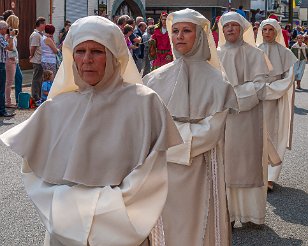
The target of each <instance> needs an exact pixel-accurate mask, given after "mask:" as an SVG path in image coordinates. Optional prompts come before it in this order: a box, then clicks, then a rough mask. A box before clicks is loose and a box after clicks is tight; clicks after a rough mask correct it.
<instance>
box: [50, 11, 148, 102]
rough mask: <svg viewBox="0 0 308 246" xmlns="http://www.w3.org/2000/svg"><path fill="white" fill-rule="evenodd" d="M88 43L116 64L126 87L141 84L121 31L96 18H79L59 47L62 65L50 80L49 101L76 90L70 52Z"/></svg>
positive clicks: (109, 22)
mask: <svg viewBox="0 0 308 246" xmlns="http://www.w3.org/2000/svg"><path fill="white" fill-rule="evenodd" d="M88 40H92V41H95V42H98V43H100V44H102V45H104V46H105V47H106V48H107V50H109V51H110V52H111V54H112V55H113V57H114V58H115V59H116V60H117V61H118V63H119V64H120V71H121V77H122V78H123V80H124V81H125V82H128V83H142V81H141V77H140V75H139V73H138V70H137V68H136V66H135V64H134V61H133V59H132V57H131V55H130V54H129V51H128V49H127V46H126V44H125V40H124V36H123V33H122V31H121V30H120V29H119V28H118V27H117V26H116V25H115V24H114V23H113V22H111V21H110V20H108V19H106V18H104V17H100V16H88V17H84V18H81V19H79V20H77V21H75V22H74V23H73V25H72V26H71V28H70V30H69V32H68V34H67V36H66V38H65V40H64V43H63V47H62V53H63V62H62V64H61V66H60V68H59V71H58V72H57V75H56V77H55V79H54V82H53V86H52V88H51V91H50V93H49V96H48V97H49V98H53V97H54V96H56V95H58V94H61V93H64V92H69V91H74V90H77V89H78V86H77V85H76V78H75V77H74V71H73V70H74V69H73V67H74V60H73V51H74V48H75V47H76V46H77V45H78V44H80V43H82V42H85V41H88Z"/></svg>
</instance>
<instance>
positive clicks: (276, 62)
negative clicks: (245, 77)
mask: <svg viewBox="0 0 308 246" xmlns="http://www.w3.org/2000/svg"><path fill="white" fill-rule="evenodd" d="M257 45H258V47H259V48H260V49H261V50H263V51H264V52H265V54H266V55H267V56H268V58H269V60H270V62H271V64H272V66H273V70H271V71H270V73H269V77H268V80H267V83H266V88H265V91H264V98H263V99H264V100H265V101H264V104H263V112H264V119H265V120H266V125H267V131H268V135H269V144H270V146H271V147H274V148H275V150H276V152H277V154H278V155H279V159H280V161H281V162H282V161H283V157H284V153H285V150H286V148H287V147H289V148H290V147H291V143H290V140H291V134H292V118H293V107H294V98H293V95H294V94H293V92H294V83H293V82H294V71H293V70H294V64H295V62H296V61H297V59H296V57H295V56H294V54H293V53H292V52H291V51H290V50H289V49H287V48H286V45H285V42H284V37H283V34H282V30H281V27H280V25H279V23H278V22H277V21H276V20H275V19H267V20H264V21H262V23H261V26H260V31H259V33H258V40H257ZM269 161H270V164H272V163H271V160H269ZM280 171H281V165H278V166H271V165H269V166H268V188H269V189H270V190H272V189H273V182H276V181H277V180H278V178H279V174H280Z"/></svg>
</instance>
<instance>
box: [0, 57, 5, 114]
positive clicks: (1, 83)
mask: <svg viewBox="0 0 308 246" xmlns="http://www.w3.org/2000/svg"><path fill="white" fill-rule="evenodd" d="M5 80H6V72H5V63H2V62H0V114H4V113H5V112H6V110H5Z"/></svg>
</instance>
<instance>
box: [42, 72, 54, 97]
mask: <svg viewBox="0 0 308 246" xmlns="http://www.w3.org/2000/svg"><path fill="white" fill-rule="evenodd" d="M53 79H54V74H53V72H52V71H51V70H44V72H43V83H42V89H41V103H43V102H45V101H46V100H47V97H48V94H49V91H50V89H51V86H52V81H53Z"/></svg>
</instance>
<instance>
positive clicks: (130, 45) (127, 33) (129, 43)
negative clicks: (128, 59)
mask: <svg viewBox="0 0 308 246" xmlns="http://www.w3.org/2000/svg"><path fill="white" fill-rule="evenodd" d="M133 32H134V28H133V27H132V26H131V25H128V24H126V25H125V26H124V28H123V34H124V38H125V42H126V45H127V48H128V49H129V51H130V53H131V55H133V49H136V48H137V47H136V46H135V45H133V43H132V41H131V40H130V39H129V37H130V35H132V33H133Z"/></svg>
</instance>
